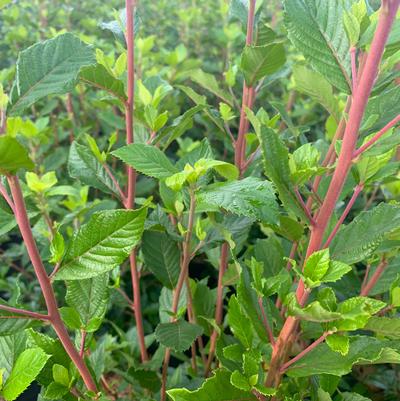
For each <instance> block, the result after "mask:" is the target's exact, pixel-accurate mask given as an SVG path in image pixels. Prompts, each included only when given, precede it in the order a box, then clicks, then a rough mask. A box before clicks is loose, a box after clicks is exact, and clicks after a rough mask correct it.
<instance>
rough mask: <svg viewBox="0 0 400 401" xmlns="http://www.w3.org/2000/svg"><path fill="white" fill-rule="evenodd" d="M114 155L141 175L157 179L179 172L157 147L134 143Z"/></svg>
mask: <svg viewBox="0 0 400 401" xmlns="http://www.w3.org/2000/svg"><path fill="white" fill-rule="evenodd" d="M112 154H113V155H114V156H116V157H118V158H119V159H121V160H122V161H123V162H124V163H126V164H128V165H129V166H131V167H133V168H134V169H136V170H137V171H139V172H140V173H142V174H144V175H148V176H150V177H154V178H157V179H163V178H167V177H169V176H171V175H172V174H175V173H177V172H178V170H177V169H176V168H175V167H174V166H173V164H172V163H171V162H170V161H169V159H168V158H167V156H165V154H164V153H163V152H162V151H161V150H160V149H158V148H156V147H155V146H150V145H145V144H142V143H134V144H131V145H127V146H124V147H122V148H119V149H118V150H116V151H114V152H112Z"/></svg>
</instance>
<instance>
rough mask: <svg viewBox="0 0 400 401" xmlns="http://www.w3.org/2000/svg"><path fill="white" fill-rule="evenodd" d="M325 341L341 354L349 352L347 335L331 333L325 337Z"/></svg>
mask: <svg viewBox="0 0 400 401" xmlns="http://www.w3.org/2000/svg"><path fill="white" fill-rule="evenodd" d="M326 343H327V344H328V346H329V348H330V349H331V350H332V351H335V352H339V353H340V354H342V355H347V354H348V352H349V348H350V340H349V337H347V336H341V335H339V334H331V335H330V336H328V337H327V338H326Z"/></svg>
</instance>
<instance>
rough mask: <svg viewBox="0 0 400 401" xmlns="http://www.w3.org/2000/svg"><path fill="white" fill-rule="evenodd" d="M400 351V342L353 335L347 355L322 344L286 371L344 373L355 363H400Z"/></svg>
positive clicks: (294, 373)
mask: <svg viewBox="0 0 400 401" xmlns="http://www.w3.org/2000/svg"><path fill="white" fill-rule="evenodd" d="M399 351H400V342H399V341H391V340H385V341H381V340H378V339H376V338H373V337H365V336H352V337H350V349H349V352H348V354H347V355H341V354H340V353H338V352H335V351H332V350H331V349H330V348H329V346H328V345H327V344H320V345H318V346H317V347H316V348H314V349H313V350H312V351H311V352H309V353H308V354H306V355H305V356H304V357H303V358H301V359H300V360H299V361H298V362H296V363H294V364H293V365H292V366H291V367H290V368H289V369H288V370H287V372H286V373H287V374H288V375H289V376H292V377H306V376H312V375H321V374H329V375H334V376H344V375H345V374H347V373H350V372H351V369H352V366H353V365H371V364H379V363H400V353H399Z"/></svg>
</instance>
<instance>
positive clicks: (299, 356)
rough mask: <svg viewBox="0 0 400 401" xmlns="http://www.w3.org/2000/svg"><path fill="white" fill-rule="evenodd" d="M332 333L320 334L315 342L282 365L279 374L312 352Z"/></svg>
mask: <svg viewBox="0 0 400 401" xmlns="http://www.w3.org/2000/svg"><path fill="white" fill-rule="evenodd" d="M333 333H334V331H326V332H325V333H324V334H322V336H321V337H319V338H318V339H317V340H315V341H314V342H313V343H311V344H310V345H309V346H308V347H307V348H306V349H304V350H303V351H301V352H300V353H299V354H298V355H296V356H295V357H294V358H292V359H291V360H290V361H287V362H286V363H285V364H283V365H282V367H281V373H283V372H285V371H286V370H287V369H288V368H289V367H290V366H291V365H293V364H294V363H295V362H297V361H298V360H300V359H301V358H303V357H304V356H306V355H307V354H308V353H309V352H310V351H312V350H313V349H314V348H315V347H316V346H317V345H319V344H321V343H322V342H323V341H325V339H326V337H328V336H329V335H331V334H333Z"/></svg>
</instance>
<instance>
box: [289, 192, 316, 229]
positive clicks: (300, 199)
mask: <svg viewBox="0 0 400 401" xmlns="http://www.w3.org/2000/svg"><path fill="white" fill-rule="evenodd" d="M294 193H295V195H296V198H297V200H298V201H299V203H300V205H301V207H302V209H303V211H304V213H305V214H306V216H307V218H308V221H309V223H310V224H311V225H314V224H315V221H314V219H313V217H312V216H311V212H310V210H309V208H308V207H307V205H306V204H305V202H304V200H303V197H302V196H301V193H300V191H299V189H298V188H297V187H295V188H294Z"/></svg>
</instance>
